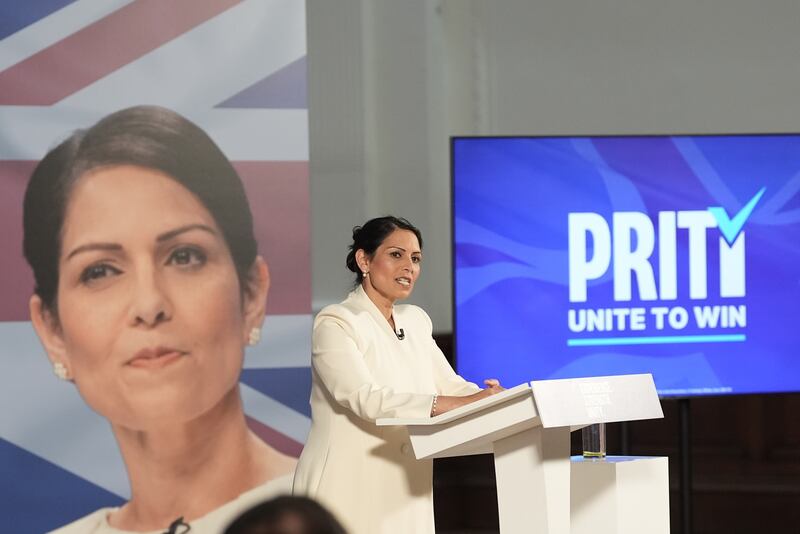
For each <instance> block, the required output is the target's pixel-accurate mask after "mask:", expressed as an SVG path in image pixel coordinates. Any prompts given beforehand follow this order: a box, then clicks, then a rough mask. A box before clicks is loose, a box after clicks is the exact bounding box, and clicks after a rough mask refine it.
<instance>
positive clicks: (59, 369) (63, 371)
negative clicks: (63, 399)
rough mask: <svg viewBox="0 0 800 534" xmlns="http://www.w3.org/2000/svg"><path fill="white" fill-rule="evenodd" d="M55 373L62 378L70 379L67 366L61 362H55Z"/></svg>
mask: <svg viewBox="0 0 800 534" xmlns="http://www.w3.org/2000/svg"><path fill="white" fill-rule="evenodd" d="M53 373H54V374H55V375H56V376H57V377H58V378H60V379H61V380H69V373H67V366H66V365H64V364H63V363H61V362H56V363H54V364H53Z"/></svg>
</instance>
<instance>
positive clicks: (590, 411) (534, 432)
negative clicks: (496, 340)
mask: <svg viewBox="0 0 800 534" xmlns="http://www.w3.org/2000/svg"><path fill="white" fill-rule="evenodd" d="M663 416H664V415H663V413H662V411H661V404H660V403H659V401H658V395H657V393H656V389H655V384H654V383H653V377H652V376H651V375H649V374H644V375H622V376H605V377H593V378H576V379H566V380H541V381H534V382H531V383H530V384H521V385H519V386H517V387H514V388H511V389H508V390H506V391H504V392H502V393H499V394H497V395H493V396H491V397H487V398H485V399H482V400H480V401H477V402H474V403H472V404H468V405H466V406H462V407H461V408H457V409H455V410H451V411H449V412H447V413H444V414H442V415H438V416H436V417H428V418H422V419H403V418H398V419H379V420H378V421H377V424H378V425H381V426H388V425H403V426H406V427H407V429H408V433H409V437H410V440H411V445H412V446H413V448H414V454H415V456H416V457H417V459H430V458H445V457H450V456H465V455H470V454H486V453H492V454H494V464H495V476H496V478H497V501H498V502H497V505H498V511H499V515H500V530H501V532H503V533H504V534H516V533H531V532H534V533H548V534H569V533H570V439H569V433H570V432H571V431H572V430H577V429H580V428H583V427H584V426H586V425H589V424H593V423H609V422H615V421H633V420H639V419H654V418H659V417H663Z"/></svg>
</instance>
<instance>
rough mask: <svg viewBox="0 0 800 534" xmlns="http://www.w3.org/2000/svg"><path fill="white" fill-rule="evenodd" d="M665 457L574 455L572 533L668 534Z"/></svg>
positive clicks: (667, 474) (572, 469)
mask: <svg viewBox="0 0 800 534" xmlns="http://www.w3.org/2000/svg"><path fill="white" fill-rule="evenodd" d="M668 470H669V467H668V465H667V458H666V457H643V456H608V457H606V458H605V460H603V461H593V460H585V459H584V458H583V457H582V456H574V457H573V458H572V463H571V474H570V475H571V476H570V484H571V485H572V488H571V491H570V493H571V496H572V498H571V502H570V506H571V512H570V528H571V531H572V532H571V534H598V533H603V534H606V533H608V534H641V533H643V532H646V533H647V534H669V473H668Z"/></svg>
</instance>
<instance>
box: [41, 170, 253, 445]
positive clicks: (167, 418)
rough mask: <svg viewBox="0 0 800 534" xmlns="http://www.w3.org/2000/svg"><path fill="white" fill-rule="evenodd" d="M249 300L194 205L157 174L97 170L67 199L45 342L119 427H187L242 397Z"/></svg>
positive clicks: (204, 214)
mask: <svg viewBox="0 0 800 534" xmlns="http://www.w3.org/2000/svg"><path fill="white" fill-rule="evenodd" d="M248 295H250V293H249V292H248V291H246V290H244V288H242V287H240V283H239V279H238V277H237V272H236V268H235V266H234V263H233V260H232V258H231V254H230V251H229V249H228V246H227V244H226V241H225V239H224V237H223V235H222V234H221V232H220V230H219V228H218V226H217V224H216V223H215V221H214V218H213V217H212V215H211V214H210V213H209V211H208V210H207V209H206V208H205V207H204V206H203V204H202V203H201V202H200V201H199V200H198V199H197V197H195V196H194V195H193V194H192V193H191V192H189V191H188V190H187V189H185V188H184V187H183V186H182V185H180V184H179V183H178V182H176V181H175V180H173V179H171V178H170V177H168V176H166V175H165V174H163V173H161V172H159V171H155V170H151V169H147V168H142V167H137V166H131V165H123V166H111V167H101V168H99V169H95V170H92V171H90V172H88V173H87V174H86V175H84V176H82V177H81V178H79V179H78V181H77V182H76V183H75V185H74V187H73V189H72V191H71V193H70V197H69V201H68V203H67V206H66V212H65V218H64V226H63V230H62V235H61V254H60V258H59V280H58V292H57V300H56V308H57V320H55V321H51V322H49V326H48V327H47V330H48V332H47V334H46V337H47V338H48V342H47V343H46V345H48V352H49V353H50V356H51V358H59V357H61V358H62V360H61V361H64V362H65V363H66V365H67V367H68V369H69V373H70V376H71V377H72V379H73V380H74V382H75V384H76V386H77V388H78V390H79V391H80V394H81V396H82V397H83V398H84V399H85V400H86V402H87V403H88V404H89V405H90V406H91V407H92V408H93V409H94V410H96V411H97V412H99V413H100V414H102V415H104V416H106V417H107V418H108V419H109V420H111V422H112V423H114V424H119V425H123V426H125V427H128V428H131V429H144V428H145V427H150V426H157V425H159V424H169V423H170V422H177V421H189V420H191V419H193V418H196V417H198V416H200V415H201V414H204V413H206V412H208V411H209V410H212V409H213V408H214V407H215V406H217V405H218V404H220V402H221V401H222V400H224V399H225V398H226V397H227V396H229V395H235V394H236V385H237V381H238V377H239V372H240V370H241V366H242V354H243V346H244V344H245V343H246V340H247V335H248V332H249V331H250V329H251V328H252V327H253V326H259V324H258V322H257V321H258V320H260V317H256V316H257V315H258V304H259V303H257V302H255V301H254V300H255V299H254V298H252V297H250V296H248ZM261 296H263V294H261ZM260 304H261V306H262V307H261V308H260V309H261V311H262V312H263V303H260Z"/></svg>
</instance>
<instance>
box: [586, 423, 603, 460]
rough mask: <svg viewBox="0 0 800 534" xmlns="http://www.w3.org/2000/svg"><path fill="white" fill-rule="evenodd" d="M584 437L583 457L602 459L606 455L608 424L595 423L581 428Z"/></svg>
mask: <svg viewBox="0 0 800 534" xmlns="http://www.w3.org/2000/svg"><path fill="white" fill-rule="evenodd" d="M581 434H582V437H583V457H584V458H590V459H602V458H605V457H606V424H605V423H595V424H593V425H589V426H585V427H583V429H582V430H581Z"/></svg>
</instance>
